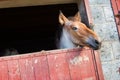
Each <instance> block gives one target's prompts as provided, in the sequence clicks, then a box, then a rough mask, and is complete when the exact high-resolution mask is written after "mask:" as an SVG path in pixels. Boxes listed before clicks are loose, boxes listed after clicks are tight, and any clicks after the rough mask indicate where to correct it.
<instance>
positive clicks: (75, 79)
mask: <svg viewBox="0 0 120 80" xmlns="http://www.w3.org/2000/svg"><path fill="white" fill-rule="evenodd" d="M90 53H91V50H82V51H78V52H69V53H68V54H67V61H68V63H69V66H70V73H71V77H72V80H89V79H91V80H97V79H96V75H95V70H94V66H93V61H92V58H91V56H92V55H91V54H90Z"/></svg>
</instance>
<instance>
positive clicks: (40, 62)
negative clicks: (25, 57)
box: [33, 56, 50, 80]
mask: <svg viewBox="0 0 120 80" xmlns="http://www.w3.org/2000/svg"><path fill="white" fill-rule="evenodd" d="M33 67H34V70H35V80H50V76H49V69H48V63H47V58H46V56H40V57H34V58H33Z"/></svg>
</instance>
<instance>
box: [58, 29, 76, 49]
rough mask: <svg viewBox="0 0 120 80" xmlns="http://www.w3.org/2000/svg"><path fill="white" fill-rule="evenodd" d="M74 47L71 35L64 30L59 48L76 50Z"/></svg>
mask: <svg viewBox="0 0 120 80" xmlns="http://www.w3.org/2000/svg"><path fill="white" fill-rule="evenodd" d="M74 47H76V46H75V45H74V44H73V43H72V41H71V37H70V34H69V33H68V31H67V30H66V29H64V28H63V31H62V34H61V39H60V43H59V48H60V49H63V48H74Z"/></svg>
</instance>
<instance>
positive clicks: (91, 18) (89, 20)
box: [83, 0, 94, 27]
mask: <svg viewBox="0 0 120 80" xmlns="http://www.w3.org/2000/svg"><path fill="white" fill-rule="evenodd" d="M83 1H84V4H85V9H86V13H87V17H88V22H89V26H91V27H93V25H94V24H93V17H92V14H91V9H90V5H89V0H83Z"/></svg>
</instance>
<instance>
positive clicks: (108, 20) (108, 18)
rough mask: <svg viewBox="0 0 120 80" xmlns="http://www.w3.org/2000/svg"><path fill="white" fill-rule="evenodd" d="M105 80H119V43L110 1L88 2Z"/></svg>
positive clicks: (96, 0) (90, 0) (97, 0)
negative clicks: (98, 38)
mask: <svg viewBox="0 0 120 80" xmlns="http://www.w3.org/2000/svg"><path fill="white" fill-rule="evenodd" d="M89 4H90V9H91V13H92V17H93V23H94V25H95V26H94V28H93V29H94V31H95V32H96V33H97V34H98V36H99V37H100V38H101V40H103V42H102V46H101V49H100V50H99V52H100V58H101V62H102V69H103V74H104V78H105V80H120V41H119V38H118V32H117V28H116V23H115V19H114V14H113V11H112V7H111V2H110V0H89Z"/></svg>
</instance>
